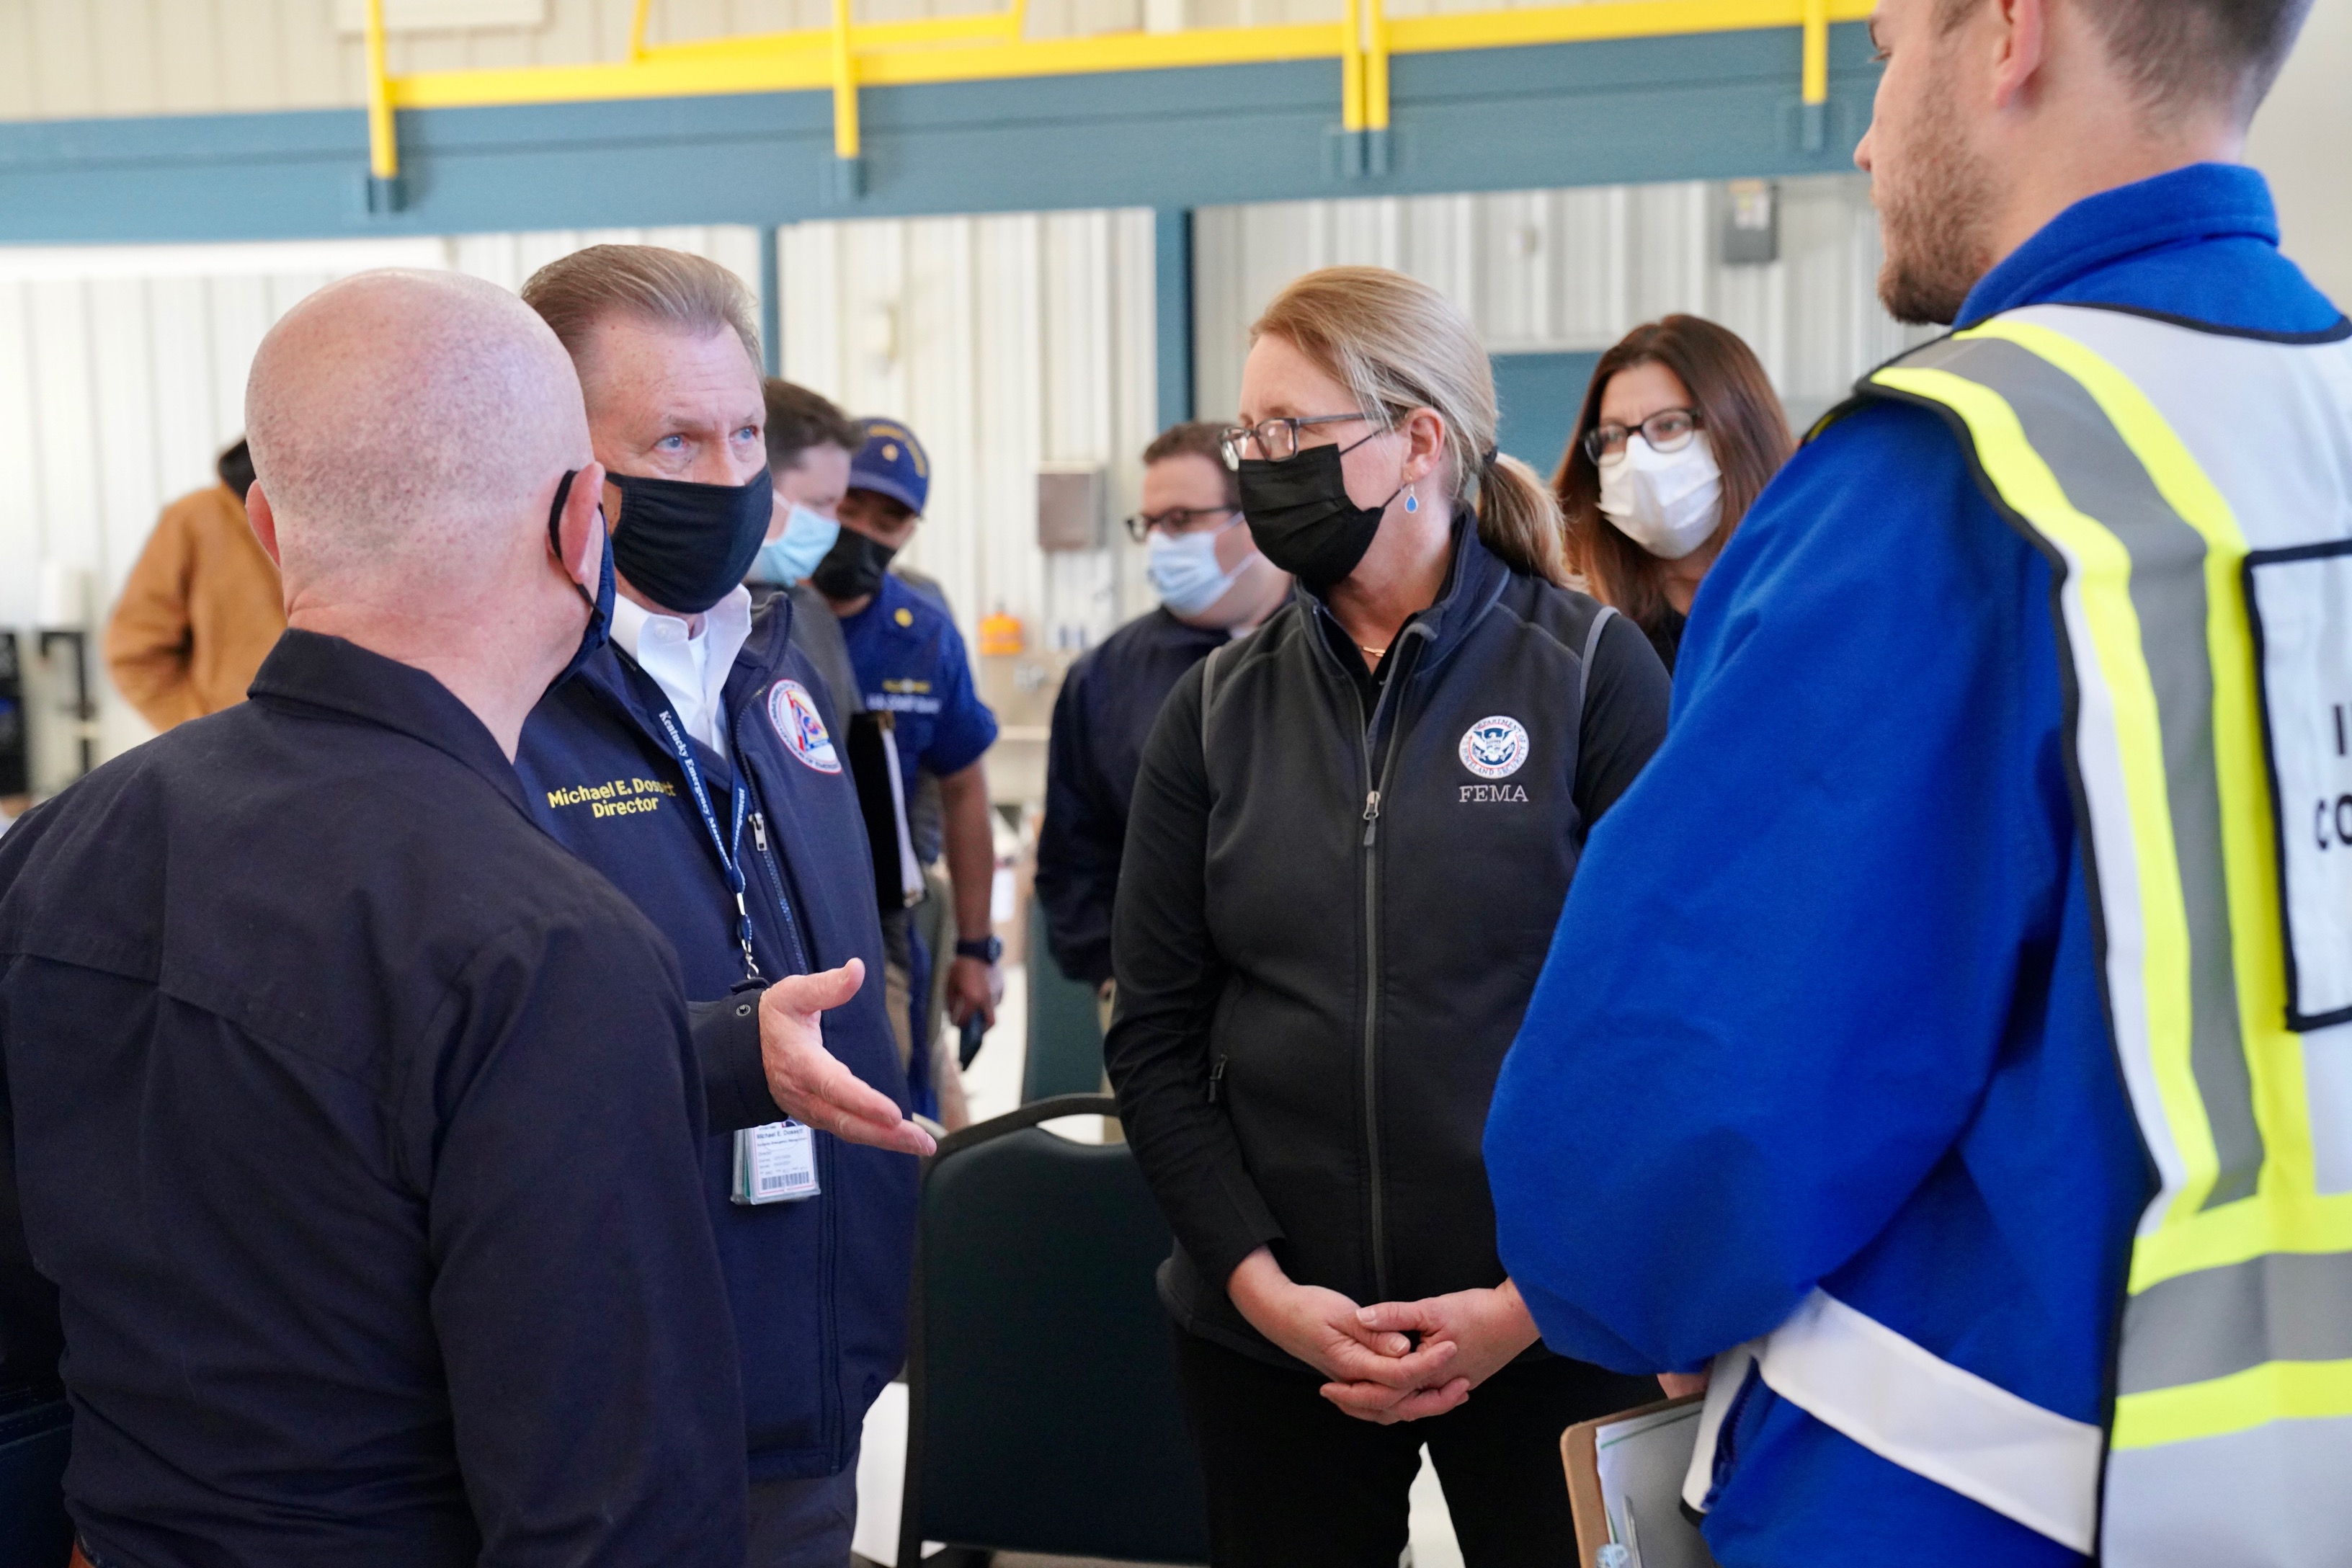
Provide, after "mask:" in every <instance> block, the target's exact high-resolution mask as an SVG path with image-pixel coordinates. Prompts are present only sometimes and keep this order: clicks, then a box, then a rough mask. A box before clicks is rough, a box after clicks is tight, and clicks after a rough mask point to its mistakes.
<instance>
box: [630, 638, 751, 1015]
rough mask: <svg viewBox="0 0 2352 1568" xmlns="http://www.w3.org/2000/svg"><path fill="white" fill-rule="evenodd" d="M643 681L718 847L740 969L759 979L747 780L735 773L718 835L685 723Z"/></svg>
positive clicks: (715, 817) (659, 692)
mask: <svg viewBox="0 0 2352 1568" xmlns="http://www.w3.org/2000/svg"><path fill="white" fill-rule="evenodd" d="M647 684H649V685H652V686H653V687H654V689H655V690H654V695H656V697H657V698H658V699H659V705H658V706H657V707H656V708H655V709H654V715H655V717H656V718H658V719H659V720H660V721H661V725H662V730H663V731H664V732H665V733H667V735H668V736H669V744H670V750H671V751H672V752H674V753H676V755H677V765H678V767H679V768H680V770H682V771H683V772H684V773H685V774H686V787H687V789H688V792H689V793H691V794H692V795H693V796H694V805H695V809H696V810H697V811H699V812H700V813H701V814H702V826H703V827H704V829H705V830H706V831H708V832H709V835H710V847H711V848H712V849H714V850H716V851H718V854H719V867H720V868H721V869H723V870H724V871H725V872H726V873H727V890H728V891H729V892H730V893H733V894H734V895H735V938H736V940H737V941H738V942H741V943H742V944H743V969H744V973H745V975H746V977H747V978H749V979H752V980H758V979H761V978H762V976H761V973H760V961H759V959H757V958H756V957H754V956H753V955H752V952H751V906H750V905H749V904H747V903H746V902H745V901H744V899H743V889H744V881H743V858H742V855H741V853H740V851H741V849H742V845H743V817H744V816H745V814H746V812H747V810H748V807H747V806H746V805H745V804H744V803H745V801H746V800H747V799H749V797H750V795H751V780H749V779H748V778H740V777H739V778H738V779H737V780H736V781H735V787H734V788H733V789H732V790H731V791H730V792H729V795H730V797H731V798H730V805H731V806H732V808H733V809H732V810H731V811H730V813H729V815H730V817H731V818H732V820H731V821H730V824H729V831H728V832H727V833H726V834H725V835H723V836H722V835H721V834H720V833H719V814H718V813H717V812H715V811H713V810H711V809H710V791H709V789H707V788H705V787H704V785H703V783H702V764H701V763H698V762H696V761H695V760H694V745H693V742H689V741H688V739H687V738H686V728H685V726H684V725H682V724H680V723H679V722H678V721H677V710H676V709H674V708H672V707H671V706H670V700H669V694H668V693H667V692H666V691H663V690H661V689H660V685H659V683H658V682H656V681H653V680H651V679H650V678H649V679H648V680H647Z"/></svg>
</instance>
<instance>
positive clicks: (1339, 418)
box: [1218, 414, 1388, 468]
mask: <svg viewBox="0 0 2352 1568" xmlns="http://www.w3.org/2000/svg"><path fill="white" fill-rule="evenodd" d="M1351 419H1370V420H1376V421H1378V422H1380V423H1381V424H1386V423H1387V422H1388V421H1387V419H1386V417H1385V416H1382V415H1379V414H1316V415H1310V416H1307V418H1304V419H1261V420H1259V421H1258V422H1257V423H1256V424H1255V425H1228V426H1225V427H1224V429H1223V430H1222V431H1220V432H1218V437H1219V440H1218V445H1219V446H1220V447H1223V450H1224V454H1225V467H1227V468H1240V467H1241V466H1242V459H1243V458H1250V457H1257V458H1265V460H1266V461H1267V462H1269V463H1282V462H1287V461H1289V460H1290V459H1291V458H1295V457H1297V456H1298V432H1299V431H1300V430H1302V429H1304V428H1305V427H1306V426H1309V425H1344V424H1346V423H1347V422H1348V421H1349V420H1351ZM1251 447H1256V448H1257V450H1256V451H1255V452H1252V451H1251V450H1250V448H1251Z"/></svg>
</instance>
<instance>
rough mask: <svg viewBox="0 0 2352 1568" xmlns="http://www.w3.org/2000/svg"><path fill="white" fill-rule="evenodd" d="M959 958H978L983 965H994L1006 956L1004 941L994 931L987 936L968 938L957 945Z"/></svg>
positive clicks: (956, 950)
mask: <svg viewBox="0 0 2352 1568" xmlns="http://www.w3.org/2000/svg"><path fill="white" fill-rule="evenodd" d="M955 952H956V956H957V957H958V958H976V959H978V960H980V961H981V962H982V963H995V962H996V961H997V960H998V959H1000V958H1003V956H1004V939H1003V938H1002V937H1000V936H998V935H997V934H996V933H995V932H994V931H991V932H989V933H988V934H987V935H986V936H980V937H966V938H965V939H964V940H963V941H961V942H957V943H956V949H955Z"/></svg>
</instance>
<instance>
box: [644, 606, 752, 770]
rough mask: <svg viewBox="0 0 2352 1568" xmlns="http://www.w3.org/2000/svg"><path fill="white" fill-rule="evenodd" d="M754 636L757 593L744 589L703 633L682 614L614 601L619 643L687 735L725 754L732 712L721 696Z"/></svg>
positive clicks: (713, 615)
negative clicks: (666, 613)
mask: <svg viewBox="0 0 2352 1568" xmlns="http://www.w3.org/2000/svg"><path fill="white" fill-rule="evenodd" d="M749 637H751V593H750V591H749V590H748V589H744V588H741V587H738V588H736V589H735V590H734V591H733V592H731V593H730V594H729V595H727V596H726V597H725V598H723V599H721V600H719V602H718V603H717V604H715V605H711V606H710V608H709V609H708V610H705V611H704V612H703V614H702V629H701V630H700V631H699V632H693V633H689V632H688V630H687V623H686V622H685V621H682V620H680V619H679V618H678V617H677V616H664V615H656V613H655V612H653V611H651V610H648V609H646V607H645V606H644V605H640V604H638V603H637V602H636V601H635V599H632V598H629V597H628V596H626V595H614V598H613V640H614V642H615V643H618V644H619V645H620V647H621V651H622V652H624V653H625V654H627V655H628V656H629V657H630V658H633V659H635V660H636V661H637V668H640V669H642V670H644V671H645V672H646V674H647V675H650V676H652V677H653V678H654V684H656V686H659V687H660V688H661V689H662V695H664V696H665V697H667V698H668V699H669V705H670V706H671V707H672V708H675V709H677V721H678V722H679V723H681V724H683V725H685V726H686V732H687V733H688V734H689V735H691V736H693V737H694V738H695V739H696V740H698V741H699V742H702V743H703V744H704V745H706V746H709V748H710V749H711V750H712V751H714V752H720V753H722V754H723V753H724V752H726V750H727V709H726V704H725V703H724V701H723V700H721V699H720V696H719V693H720V692H721V690H723V689H725V687H726V685H727V677H728V675H729V673H730V671H732V670H733V669H734V668H735V656H736V655H737V654H739V653H741V652H742V651H743V644H744V642H745V640H746V639H748V638H749Z"/></svg>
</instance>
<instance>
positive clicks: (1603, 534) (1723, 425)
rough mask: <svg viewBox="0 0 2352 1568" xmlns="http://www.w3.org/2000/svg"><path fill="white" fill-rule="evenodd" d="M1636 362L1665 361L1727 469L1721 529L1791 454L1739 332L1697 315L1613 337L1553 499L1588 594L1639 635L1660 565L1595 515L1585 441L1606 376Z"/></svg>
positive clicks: (1654, 613) (1734, 523) (1593, 474)
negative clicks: (1556, 498)
mask: <svg viewBox="0 0 2352 1568" xmlns="http://www.w3.org/2000/svg"><path fill="white" fill-rule="evenodd" d="M1637 364H1662V365H1664V366H1665V367H1666V368H1667V369H1668V370H1670V371H1673V372H1674V373H1675V379H1676V380H1678V381H1680V382H1681V383H1682V384H1683V388H1684V390H1685V391H1686V392H1688V393H1689V394H1690V397H1691V404H1692V412H1693V413H1695V414H1696V415H1697V416H1698V419H1699V428H1700V429H1702V430H1704V431H1706V444H1707V447H1708V449H1709V451H1711V452H1712V453H1713V454H1714V457H1715V465H1716V467H1717V468H1720V469H1721V470H1722V471H1723V521H1722V525H1721V527H1722V530H1723V531H1724V532H1725V533H1728V532H1729V531H1731V530H1732V529H1735V528H1737V527H1738V526H1739V520H1740V519H1741V518H1743V517H1745V516H1746V515H1748V507H1749V506H1751V505H1753V504H1754V502H1755V500H1756V498H1757V496H1758V495H1759V494H1760V493H1761V492H1762V490H1763V489H1764V486H1765V483H1766V481H1768V480H1769V479H1771V477H1772V476H1773V475H1774V474H1776V473H1778V472H1780V465H1781V464H1783V463H1785V462H1787V461H1788V460H1789V458H1790V454H1791V453H1792V452H1794V451H1795V450H1796V449H1797V444H1796V441H1795V439H1794V438H1793V437H1791V436H1790V434H1789V416H1788V415H1787V414H1786V413H1785V412H1784V411H1783V410H1782V409H1781V407H1780V395H1779V394H1778V393H1776V392H1774V391H1773V390H1772V378H1771V377H1770V376H1768V375H1766V374H1764V366H1763V364H1762V363H1761V362H1760V361H1759V360H1758V359H1757V357H1756V351H1755V350H1753V349H1751V348H1749V347H1748V344H1747V343H1746V342H1744V341H1743V340H1742V339H1741V338H1740V336H1739V334H1738V332H1735V331H1732V330H1731V329H1730V328H1728V327H1720V326H1717V324H1716V323H1715V322H1713V321H1707V320H1706V319H1704V318H1702V317H1698V316H1665V317H1662V318H1660V319H1659V320H1657V321H1644V322H1643V324H1642V325H1640V326H1638V327H1635V328H1634V329H1633V331H1630V332H1628V333H1626V334H1625V335H1624V336H1623V337H1622V338H1621V339H1619V340H1618V342H1616V344H1615V346H1613V347H1612V348H1611V349H1610V350H1609V352H1608V353H1604V354H1602V355H1601V360H1600V363H1597V364H1595V365H1594V366H1593V367H1592V383H1591V385H1589V386H1587V387H1586V388H1585V389H1584V406H1583V408H1582V409H1580V411H1579V412H1578V414H1577V416H1576V427H1575V428H1574V429H1573V430H1570V432H1569V434H1568V450H1567V452H1566V453H1564V454H1563V455H1562V456H1561V458H1560V462H1559V472H1558V473H1557V474H1555V475H1553V476H1552V481H1551V483H1552V490H1553V493H1554V494H1556V495H1558V496H1559V510H1560V512H1561V515H1562V517H1563V518H1564V519H1565V521H1566V522H1567V525H1568V559H1569V563H1570V565H1572V566H1574V567H1575V568H1576V570H1577V571H1579V572H1580V573H1582V574H1584V580H1585V582H1586V583H1588V584H1591V593H1592V596H1593V597H1594V598H1596V599H1598V600H1600V601H1601V603H1602V604H1604V605H1613V606H1614V607H1615V608H1616V609H1617V610H1618V611H1619V612H1621V613H1622V614H1623V615H1624V616H1628V617H1629V618H1630V619H1632V620H1633V622H1634V623H1635V624H1636V625H1638V626H1641V627H1642V628H1643V629H1644V630H1647V629H1649V628H1650V627H1652V626H1655V625H1656V624H1657V622H1658V618H1659V616H1662V615H1663V614H1664V612H1665V608H1666V590H1665V563H1664V562H1662V561H1660V560H1659V559H1658V558H1657V557H1656V556H1654V555H1653V554H1651V553H1650V552H1648V551H1646V550H1644V549H1643V548H1642V547H1641V546H1640V545H1638V544H1636V543H1634V542H1633V541H1632V540H1631V539H1629V538H1627V537H1626V536H1625V533H1624V531H1623V530H1622V529H1619V528H1617V527H1615V526H1614V525H1612V523H1611V522H1610V521H1608V519H1606V518H1604V517H1602V516H1601V470H1600V469H1599V468H1595V467H1594V466H1593V462H1592V459H1591V457H1590V456H1588V455H1587V454H1586V452H1585V450H1584V437H1586V436H1587V435H1589V434H1590V433H1591V431H1592V429H1593V427H1594V426H1598V425H1599V424H1600V423H1601V395H1602V394H1604V393H1606V392H1607V391H1608V390H1609V380H1610V377H1612V376H1613V375H1615V374H1617V373H1618V372H1619V371H1621V370H1630V369H1632V368H1633V366H1635V365H1637Z"/></svg>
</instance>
